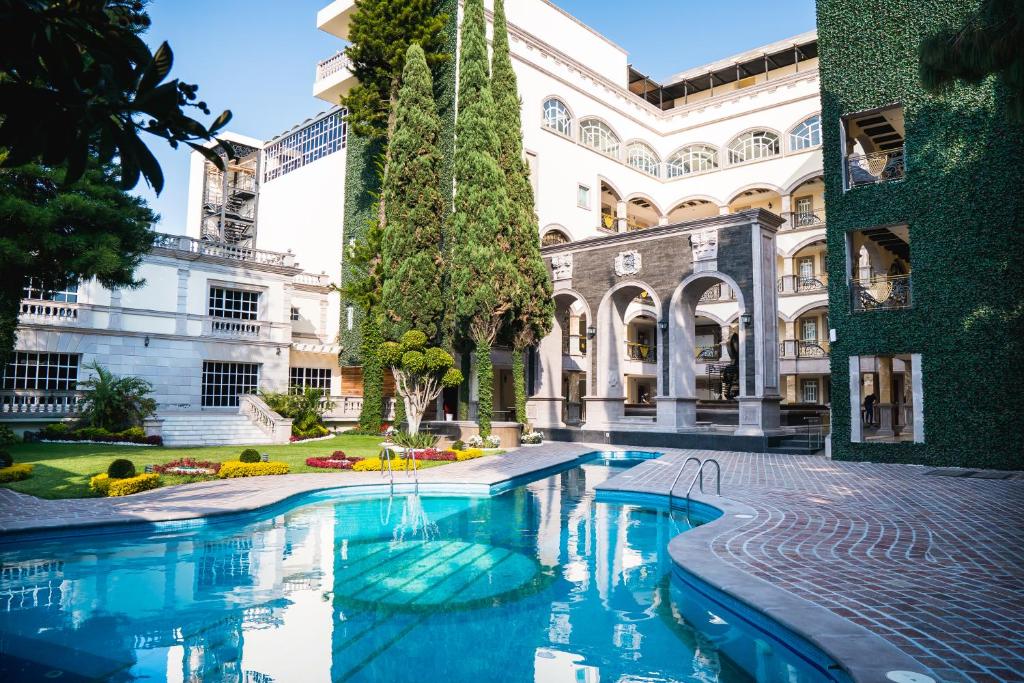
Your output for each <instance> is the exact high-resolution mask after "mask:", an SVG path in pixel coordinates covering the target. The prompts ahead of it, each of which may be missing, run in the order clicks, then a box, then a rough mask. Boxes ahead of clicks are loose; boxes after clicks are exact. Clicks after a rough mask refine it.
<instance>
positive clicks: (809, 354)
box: [779, 339, 829, 358]
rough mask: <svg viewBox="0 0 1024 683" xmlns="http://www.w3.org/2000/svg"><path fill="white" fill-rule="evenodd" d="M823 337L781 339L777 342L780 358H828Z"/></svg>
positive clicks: (827, 348)
mask: <svg viewBox="0 0 1024 683" xmlns="http://www.w3.org/2000/svg"><path fill="white" fill-rule="evenodd" d="M828 354H829V344H828V341H827V340H825V339H783V340H782V341H780V342H779V357H780V358H828Z"/></svg>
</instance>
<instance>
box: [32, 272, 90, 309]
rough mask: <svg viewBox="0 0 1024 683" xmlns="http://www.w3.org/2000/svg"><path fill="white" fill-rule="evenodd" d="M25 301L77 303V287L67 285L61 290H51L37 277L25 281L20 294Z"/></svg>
mask: <svg viewBox="0 0 1024 683" xmlns="http://www.w3.org/2000/svg"><path fill="white" fill-rule="evenodd" d="M22 297H23V298H25V299H42V300H44V301H57V302H61V303H69V304H74V303H78V285H68V286H67V287H65V288H64V289H61V290H53V289H50V288H49V287H47V286H46V284H45V283H44V282H43V281H42V280H40V279H39V278H37V277H29V278H26V279H25V289H24V292H23V294H22Z"/></svg>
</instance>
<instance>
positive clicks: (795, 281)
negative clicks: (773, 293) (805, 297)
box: [777, 273, 828, 294]
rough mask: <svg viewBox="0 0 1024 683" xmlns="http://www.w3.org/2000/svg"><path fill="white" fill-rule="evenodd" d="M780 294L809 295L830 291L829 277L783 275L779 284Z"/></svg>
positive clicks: (821, 275) (824, 275)
mask: <svg viewBox="0 0 1024 683" xmlns="http://www.w3.org/2000/svg"><path fill="white" fill-rule="evenodd" d="M777 287H778V290H779V294H809V293H811V292H825V291H827V290H828V275H826V274H825V273H816V274H815V275H782V276H780V277H779V280H778V282H777Z"/></svg>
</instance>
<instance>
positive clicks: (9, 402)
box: [0, 389, 85, 416]
mask: <svg viewBox="0 0 1024 683" xmlns="http://www.w3.org/2000/svg"><path fill="white" fill-rule="evenodd" d="M84 394H85V392H82V391H44V390H34V389H13V390H7V391H0V415H53V416H72V415H78V413H79V412H80V411H79V403H80V402H81V400H82V397H83V396H84Z"/></svg>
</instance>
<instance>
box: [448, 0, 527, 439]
mask: <svg viewBox="0 0 1024 683" xmlns="http://www.w3.org/2000/svg"><path fill="white" fill-rule="evenodd" d="M461 37H462V43H461V44H462V51H461V54H460V62H459V101H458V105H459V114H458V120H457V121H456V129H455V132H456V142H455V184H456V193H455V208H454V212H453V213H452V220H451V230H450V231H449V239H448V250H449V251H448V263H449V268H448V271H449V274H450V286H449V296H450V297H451V300H452V302H453V307H454V309H455V311H454V312H455V315H454V318H455V324H456V330H455V332H456V342H457V343H459V342H461V343H459V347H461V348H469V347H471V348H473V349H474V354H475V359H476V377H477V387H478V392H479V403H478V414H477V422H478V424H479V426H480V433H481V434H483V435H485V436H486V435H488V434H490V431H491V416H492V413H493V407H494V406H493V402H494V401H493V399H494V374H493V370H492V367H491V345H492V344H493V343H494V340H495V337H496V336H497V334H498V331H499V329H500V328H501V325H502V320H503V318H504V317H505V316H506V315H507V314H508V313H509V311H510V310H512V294H513V292H514V290H515V288H516V281H517V275H516V271H515V266H514V264H513V262H512V259H511V258H510V256H509V254H510V253H511V251H512V247H511V243H510V239H509V233H508V229H507V226H508V224H509V220H510V217H511V212H510V210H509V199H508V193H507V190H506V185H505V178H504V175H503V174H502V172H501V169H500V168H499V166H498V162H497V159H498V156H499V154H500V145H499V144H498V136H497V134H496V121H495V109H494V100H493V98H492V95H491V87H490V81H489V78H488V60H487V41H486V36H485V32H484V8H483V0H467V1H466V3H465V18H464V20H463V23H462V34H461Z"/></svg>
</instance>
